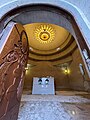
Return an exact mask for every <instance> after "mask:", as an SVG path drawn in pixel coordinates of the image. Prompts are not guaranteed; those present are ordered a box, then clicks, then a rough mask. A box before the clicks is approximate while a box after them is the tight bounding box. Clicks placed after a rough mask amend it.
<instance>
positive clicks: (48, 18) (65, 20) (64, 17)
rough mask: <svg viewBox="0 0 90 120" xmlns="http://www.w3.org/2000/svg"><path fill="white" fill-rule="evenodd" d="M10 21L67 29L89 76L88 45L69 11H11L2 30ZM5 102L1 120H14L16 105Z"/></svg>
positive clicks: (37, 8) (43, 8) (41, 7)
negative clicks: (83, 52) (86, 55)
mask: <svg viewBox="0 0 90 120" xmlns="http://www.w3.org/2000/svg"><path fill="white" fill-rule="evenodd" d="M36 13H37V16H36ZM25 15H26V16H28V19H27V17H26V16H25ZM53 15H54V17H53ZM36 17H37V19H36ZM8 18H9V19H8ZM56 18H57V19H56ZM10 21H14V22H16V23H18V22H19V23H21V24H26V23H32V22H48V23H53V24H56V25H60V26H62V27H64V28H66V29H67V30H69V32H71V34H72V35H73V36H74V37H75V39H76V41H77V44H78V47H79V50H80V52H81V56H82V58H83V60H84V63H85V66H86V69H87V72H88V74H89V73H90V71H89V68H88V67H89V66H88V63H87V62H86V61H85V58H84V56H83V55H82V51H83V50H84V49H85V50H86V51H87V53H88V56H89V57H90V51H89V48H88V45H87V43H86V42H85V40H84V38H83V35H82V33H81V32H80V30H79V27H78V25H77V24H76V21H75V19H74V16H72V15H71V14H70V13H69V12H67V11H65V10H63V9H60V8H58V7H54V6H49V5H35V6H23V7H22V8H18V9H15V10H12V11H10V12H9V13H8V14H7V15H6V16H4V18H3V19H2V21H1V23H2V25H4V26H2V28H3V27H6V28H7V26H8V22H10ZM18 28H20V27H18ZM16 29H17V27H16ZM2 30H3V29H2ZM3 33H4V32H3ZM3 33H2V36H3ZM18 34H19V33H18ZM20 34H21V36H22V35H23V34H24V37H25V35H26V34H25V32H21V33H20ZM2 36H1V37H2ZM20 38H21V37H20ZM19 44H20V43H19ZM26 44H27V43H26ZM14 45H15V48H16V47H17V46H18V45H17V44H14ZM23 45H24V47H26V46H27V45H26V46H25V43H24V44H23ZM6 50H7V49H6ZM6 50H5V52H6V53H8V51H6ZM20 50H21V52H22V53H23V50H22V48H21V46H20ZM25 52H26V51H25ZM15 55H16V54H15ZM15 55H14V56H15ZM1 58H2V60H4V59H3V58H5V56H4V57H1ZM20 62H21V60H20ZM24 62H25V61H24ZM2 63H3V62H1V65H2ZM14 67H15V66H14ZM8 72H9V71H8ZM5 75H6V73H5ZM21 75H22V74H21ZM1 76H2V75H1ZM11 78H12V77H11ZM3 79H4V77H3ZM19 83H20V81H19V82H18V85H19ZM1 86H2V84H1ZM12 86H13V84H12ZM13 87H15V86H13ZM13 87H12V88H13ZM19 87H20V86H19ZM7 89H8V88H7ZM16 89H17V87H16ZM2 90H3V88H2ZM17 91H18V90H17ZM17 91H16V90H15V92H14V93H13V95H14V96H16V92H17ZM5 94H6V93H3V94H2V99H6V97H7V96H5ZM11 96H12V95H11V94H10V92H9V97H11ZM12 99H14V97H12ZM5 101H6V107H5V108H4V107H3V104H5V103H3V102H1V104H2V106H1V113H2V115H1V120H2V119H6V118H7V117H8V120H9V119H12V118H13V114H14V113H13V110H15V108H14V107H15V106H14V104H11V102H10V103H9V104H8V105H7V102H8V100H5ZM9 105H10V108H11V107H12V106H13V109H12V110H11V111H12V112H10V108H9ZM7 106H8V107H7ZM18 106H19V105H18ZM18 106H17V104H16V111H15V113H16V114H15V118H13V119H15V120H16V118H17V113H18ZM2 108H3V109H2ZM2 110H3V111H2ZM9 112H10V113H9ZM11 114H12V118H10V115H11Z"/></svg>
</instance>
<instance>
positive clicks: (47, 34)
mask: <svg viewBox="0 0 90 120" xmlns="http://www.w3.org/2000/svg"><path fill="white" fill-rule="evenodd" d="M34 35H35V39H36V40H38V41H39V42H40V43H49V42H51V41H52V40H54V38H55V30H54V28H53V27H52V26H50V25H48V24H42V25H39V26H38V27H37V28H36V29H35V32H34Z"/></svg>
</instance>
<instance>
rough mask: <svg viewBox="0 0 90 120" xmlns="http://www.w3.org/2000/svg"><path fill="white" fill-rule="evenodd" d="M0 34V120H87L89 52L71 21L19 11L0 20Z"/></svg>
mask: <svg viewBox="0 0 90 120" xmlns="http://www.w3.org/2000/svg"><path fill="white" fill-rule="evenodd" d="M36 13H37V14H36ZM0 30H1V31H2V32H1V34H0V37H1V41H0V120H17V119H18V120H30V119H32V120H49V119H52V120H55V119H56V120H70V119H72V120H74V119H77V120H82V119H83V118H85V119H87V120H89V119H90V116H89V112H90V105H89V103H90V100H89V98H90V94H89V91H90V51H89V48H88V45H87V43H86V41H85V39H84V37H83V35H82V33H81V32H80V30H79V27H78V25H77V24H76V21H75V20H74V16H72V15H71V14H70V13H68V12H67V11H65V10H63V9H59V8H56V7H52V6H48V5H35V6H23V7H22V8H17V9H15V10H12V11H10V12H9V13H8V14H7V15H6V16H4V17H3V19H2V21H1V29H0ZM37 78H38V79H39V81H38V83H37V85H38V86H39V87H37V88H36V92H37V93H38V91H39V88H40V87H41V88H42V89H41V91H39V95H35V93H34V92H35V91H34V92H32V90H33V87H35V86H33V85H34V83H35V85H36V82H35V81H34V79H37ZM43 78H44V79H45V87H46V88H45V89H43V88H44V85H43V83H42V80H44V79H43ZM48 79H50V81H53V82H52V84H53V92H52V90H51V92H50V88H51V86H52V84H51V83H49V80H48ZM51 79H52V80H51ZM42 90H43V91H42ZM46 90H47V91H48V92H49V94H48V92H47V91H46ZM33 93H34V95H32V94H33ZM46 93H47V94H48V95H42V94H46ZM51 93H53V94H52V95H50V94H51ZM21 95H22V99H21ZM20 102H21V104H20ZM84 103H87V104H84ZM19 106H20V110H19ZM73 108H74V109H75V110H74V109H73ZM85 108H86V109H85ZM18 111H19V115H18ZM83 111H85V112H87V115H85V116H84V115H82V114H83ZM23 115H24V116H23Z"/></svg>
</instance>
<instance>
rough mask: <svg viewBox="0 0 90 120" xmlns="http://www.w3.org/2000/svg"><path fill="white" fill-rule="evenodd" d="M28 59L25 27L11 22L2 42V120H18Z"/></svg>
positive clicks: (0, 114)
mask: <svg viewBox="0 0 90 120" xmlns="http://www.w3.org/2000/svg"><path fill="white" fill-rule="evenodd" d="M27 57H28V38H27V35H26V32H25V30H24V27H23V26H22V25H21V24H17V23H13V22H11V23H9V24H8V25H7V26H6V28H5V29H4V31H3V34H2V37H1V40H0V120H17V117H18V111H19V105H20V100H21V94H22V89H23V79H24V74H25V65H26V63H27Z"/></svg>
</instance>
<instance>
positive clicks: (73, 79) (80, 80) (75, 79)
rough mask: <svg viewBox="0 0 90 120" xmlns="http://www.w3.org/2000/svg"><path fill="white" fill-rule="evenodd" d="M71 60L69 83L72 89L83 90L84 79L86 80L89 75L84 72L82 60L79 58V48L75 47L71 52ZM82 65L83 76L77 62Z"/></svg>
mask: <svg viewBox="0 0 90 120" xmlns="http://www.w3.org/2000/svg"><path fill="white" fill-rule="evenodd" d="M72 58H73V61H72V63H71V64H70V74H69V83H70V86H71V88H72V89H74V90H85V88H84V81H88V80H89V77H88V74H87V72H86V69H85V66H84V63H83V60H82V58H81V55H80V52H79V49H76V50H75V51H74V52H73V54H72ZM80 63H81V64H82V65H83V68H84V72H85V76H84V77H83V75H82V74H81V72H80V68H79V64H80Z"/></svg>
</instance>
